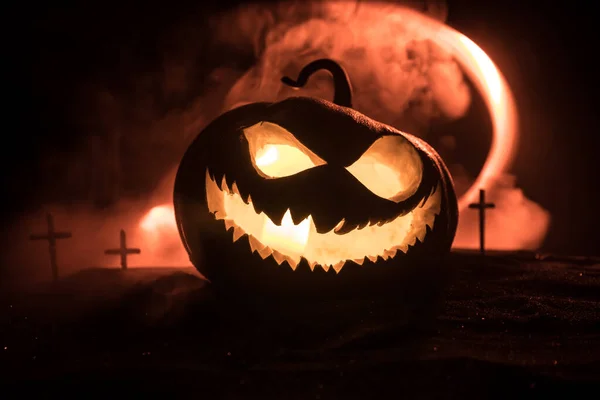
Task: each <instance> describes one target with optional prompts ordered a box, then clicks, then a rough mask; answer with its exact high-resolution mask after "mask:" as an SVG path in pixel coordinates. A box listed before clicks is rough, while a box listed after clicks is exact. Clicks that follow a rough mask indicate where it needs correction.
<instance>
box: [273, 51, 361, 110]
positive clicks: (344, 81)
mask: <svg viewBox="0 0 600 400" xmlns="http://www.w3.org/2000/svg"><path fill="white" fill-rule="evenodd" d="M322 69H324V70H326V71H329V73H331V75H332V76H333V86H334V95H333V103H334V104H337V105H339V106H343V107H352V87H351V86H350V79H349V78H348V74H347V73H346V71H345V70H344V68H342V66H341V65H340V64H338V63H337V62H335V61H333V60H332V59H329V58H321V59H319V60H315V61H313V62H311V63H309V64H307V65H306V66H304V68H302V70H301V71H300V73H299V74H298V79H297V80H293V79H291V78H289V77H287V76H284V77H283V78H281V82H283V83H284V84H286V85H288V86H291V87H294V88H301V87H304V85H306V82H307V81H308V79H309V78H310V77H311V76H312V74H314V73H315V72H317V71H320V70H322Z"/></svg>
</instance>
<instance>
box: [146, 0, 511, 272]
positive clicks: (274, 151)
mask: <svg viewBox="0 0 600 400" xmlns="http://www.w3.org/2000/svg"><path fill="white" fill-rule="evenodd" d="M331 3H337V2H331ZM339 5H340V7H344V5H343V2H342V3H340V4H339ZM351 6H353V5H351ZM351 6H350V5H349V6H348V7H351ZM364 7H370V8H372V9H375V8H377V7H382V8H383V7H387V9H386V10H387V11H386V12H387V14H386V15H388V17H389V18H388V19H395V20H400V21H401V22H402V24H404V25H405V26H407V27H408V28H407V30H409V31H415V32H418V35H419V37H421V38H429V39H431V40H432V41H433V42H434V43H436V44H437V45H438V46H440V47H441V48H442V49H443V50H445V51H446V52H448V54H450V55H451V56H452V57H454V59H455V60H456V61H457V62H458V63H459V64H460V65H461V67H462V70H463V71H464V73H465V74H466V75H467V76H468V77H469V78H470V79H471V81H472V82H473V83H474V85H475V86H476V88H477V89H478V91H479V92H480V93H481V94H482V97H483V98H484V101H485V103H486V105H487V108H488V110H489V112H490V115H491V120H492V124H493V140H492V145H491V149H490V151H489V154H488V157H487V159H486V161H485V163H484V166H483V168H482V170H481V171H480V173H479V175H478V176H477V178H476V179H475V181H474V182H473V184H472V185H471V187H470V188H469V189H468V190H467V191H466V192H465V194H464V195H462V196H461V198H460V199H459V209H460V211H461V212H463V211H465V213H464V214H466V213H468V212H469V211H467V206H468V204H469V203H471V202H473V201H476V200H477V195H478V191H479V189H486V190H493V187H494V184H495V183H496V181H497V179H498V177H499V176H501V175H502V174H503V173H504V172H505V171H506V170H507V169H508V168H509V167H510V164H511V162H512V159H513V157H514V155H515V151H516V145H517V140H518V130H517V122H518V116H517V112H516V106H515V102H514V98H513V95H512V93H511V91H510V88H509V86H508V84H507V83H506V81H505V79H504V77H503V76H502V74H501V73H500V71H499V70H498V68H497V67H496V65H495V64H494V62H493V61H492V60H491V59H490V57H489V56H488V55H487V54H486V53H485V51H484V50H483V49H481V48H480V47H479V46H478V45H477V44H476V43H474V42H473V41H472V40H470V39H469V38H467V37H466V36H465V35H463V34H461V33H460V32H458V31H456V30H455V29H453V28H451V27H449V26H447V25H445V24H444V23H442V22H440V21H438V20H435V19H433V18H431V17H428V16H426V15H424V14H421V13H419V12H416V11H414V10H411V9H408V8H401V7H390V6H389V5H386V6H383V5H381V6H380V5H377V4H365V5H364ZM324 24H326V23H325V22H323V23H321V22H319V24H316V23H315V25H314V26H313V25H311V26H312V28H318V29H326V25H324ZM388 28H389V27H388ZM369 29H370V30H369V32H371V31H372V30H374V29H377V27H371V28H369ZM381 29H387V28H386V26H385V23H383V22H382V23H381ZM365 34H367V32H366V33H365ZM390 34H391V33H390ZM394 35H395V33H394ZM337 37H340V39H339V40H344V39H342V37H341V36H337ZM336 40H338V39H336ZM281 43H283V41H282V42H281ZM397 46H399V47H404V46H406V41H405V39H403V38H400V37H398V40H397ZM273 55H274V56H275V57H276V56H279V55H280V54H279V53H277V52H275V53H274V54H273ZM327 55H328V54H324V56H327ZM274 62H275V61H274ZM366 62H370V61H368V60H367V61H366ZM373 62H376V61H373ZM397 72H398V74H397V75H398V76H401V75H402V72H401V71H397ZM269 73H272V71H269ZM390 73H394V71H391V72H390ZM399 79H400V78H399ZM411 79H412V78H411ZM400 80H401V79H400ZM412 80H413V81H414V79H412ZM410 82H411V81H405V80H401V82H400V83H399V84H398V85H399V86H398V85H392V84H391V82H385V83H383V82H382V83H381V84H380V85H379V86H380V88H378V89H376V90H379V91H381V92H382V93H384V92H385V93H387V92H388V91H391V93H390V96H392V97H390V99H392V98H397V97H398V93H397V92H400V91H401V90H402V87H403V85H408V84H409V83H410ZM240 83H241V81H240ZM273 85H274V86H273V87H271V86H269V84H268V83H267V82H262V81H261V82H260V85H259V87H258V88H255V87H251V88H248V90H245V92H248V91H250V90H251V92H252V93H255V94H256V93H260V95H261V96H263V98H262V99H261V100H265V101H268V99H269V97H270V96H277V93H278V90H280V86H281V84H280V83H279V81H278V79H276V82H275V83H274V84H273ZM396 86H398V87H396ZM239 89H244V86H243V85H241V84H240V85H236V86H235V87H234V90H239ZM396 89H397V90H396ZM263 92H264V93H263ZM303 93H304V92H303ZM385 93H384V94H385ZM298 94H299V93H294V95H298ZM306 95H311V94H310V90H307V91H306ZM240 97H242V99H241V100H244V99H243V96H240ZM386 99H387V97H386ZM390 99H388V101H386V102H385V103H386V104H387V105H388V106H390V104H392V103H393V102H392V101H391V100H390ZM253 100H254V99H253ZM256 100H259V99H256ZM368 100H369V99H364V101H368ZM360 101H361V98H360V97H359V98H357V103H358V102H360ZM248 102H249V101H241V104H245V103H248ZM250 102H251V101H250ZM241 104H240V103H238V105H241ZM461 104H462V103H461ZM456 107H457V109H456V110H459V109H462V108H463V107H462V106H460V107H459V106H458V105H457V106H456ZM401 110H402V108H401V107H398V110H396V111H397V112H401ZM456 110H455V111H452V112H450V114H452V113H454V114H457V115H458V114H460V112H458V111H456ZM391 111H393V110H391ZM282 137H283V136H282ZM288 139H289V138H284V140H281V141H280V142H278V143H276V144H267V143H260V144H257V146H258V148H255V149H254V151H251V153H252V154H253V155H254V156H255V157H256V158H255V160H254V167H255V168H256V169H257V172H258V173H259V174H261V175H262V176H264V177H265V178H274V177H279V176H285V174H287V175H291V174H293V173H297V172H300V171H299V170H292V169H288V170H285V168H284V169H279V171H280V172H279V173H280V174H284V175H278V176H275V175H273V174H275V172H273V168H274V166H275V165H277V164H280V163H281V160H287V159H289V157H288V155H289V154H288V153H294V154H296V155H298V156H300V155H304V156H308V159H306V158H305V159H304V162H303V163H301V162H300V161H299V160H298V159H296V161H295V162H293V163H290V164H289V168H292V167H291V166H295V167H296V168H297V169H298V168H300V170H301V169H307V168H311V167H313V166H316V165H321V164H322V163H324V162H323V161H322V160H320V159H318V157H316V156H314V155H311V154H310V153H309V152H307V151H308V149H305V148H302V147H299V146H298V144H297V143H295V142H293V141H292V142H290V141H289V140H288ZM296 149H301V150H302V151H301V152H300V153H297V152H296V151H295V150H296ZM305 150H306V151H305ZM284 154H285V156H284ZM367 161H368V160H367ZM285 162H287V161H285ZM279 166H281V165H279ZM367 169H370V170H371V171H377V173H379V174H380V175H381V174H384V175H385V174H388V172H389V171H388V170H386V166H385V165H377V166H376V165H374V164H373V163H372V162H369V163H368V164H365V165H362V166H361V168H357V169H356V171H353V172H354V174H355V176H357V177H359V176H361V174H362V175H365V176H366V170H367ZM284 170H285V172H282V171H284ZM292 171H293V172H292ZM388 175H389V174H388ZM389 178H390V179H389V182H393V185H390V186H397V187H401V186H402V185H408V186H411V184H410V183H403V182H397V179H395V178H392V177H391V176H390V177H389ZM215 186H217V188H218V185H215ZM381 189H382V191H381V192H380V193H379V192H377V193H379V194H380V195H382V196H383V197H389V196H391V195H392V192H393V191H392V189H390V187H387V188H381ZM371 190H373V191H375V190H377V189H376V188H374V187H373V188H371ZM386 190H387V191H386ZM407 190H408V189H407ZM230 197H232V196H227V197H226V198H230ZM232 198H233V197H232ZM232 204H233V203H232ZM236 204H237V203H236ZM238 205H239V206H240V207H242V206H247V204H246V203H244V202H243V201H241V203H240V204H238ZM228 207H233V205H230V206H228ZM159 208H160V210H161V211H160V212H159V211H155V212H154V213H152V212H150V213H149V215H148V216H147V217H146V219H145V220H143V221H146V222H143V221H142V222H141V223H140V226H141V227H142V228H144V226H145V227H146V228H144V229H145V230H146V231H147V232H151V231H152V232H158V231H159V230H156V229H154V228H150V227H152V226H154V227H155V226H157V225H160V224H157V222H156V221H166V220H167V219H169V220H170V221H171V222H169V224H172V225H173V226H174V225H175V222H174V216H173V211H172V206H171V205H163V206H160V207H159ZM250 208H252V207H251V206H250ZM165 209H168V210H169V212H168V213H167V212H164V210H165ZM252 209H253V208H252ZM223 212H225V213H226V214H227V213H230V212H232V211H231V209H229V211H225V210H224V211H223ZM494 212H495V213H498V212H499V210H498V209H497V210H495V211H494ZM150 214H152V216H151V217H150ZM240 215H241V216H240V217H239V218H253V217H251V214H250V213H249V214H248V216H247V217H245V216H246V214H245V213H241V214H240ZM242 216H244V217H242ZM221 217H222V218H221V219H223V218H225V217H224V216H223V215H221ZM236 218H237V217H236ZM490 218H493V214H492V213H490ZM150 220H152V221H154V222H152V223H151V222H149V221H150ZM466 220H467V219H466V218H463V219H462V221H466ZM246 222H247V221H246ZM269 222H270V223H271V224H272V223H273V222H272V221H270V220H269ZM225 223H226V224H227V219H225ZM244 223H245V222H243V221H242V222H240V226H242V225H244ZM303 223H306V224H308V226H309V227H310V229H309V230H308V239H306V244H304V245H303V244H302V242H303V241H304V240H305V239H304V238H303V237H304V236H294V237H296V239H295V240H297V242H298V243H296V244H293V245H290V246H288V247H287V248H286V251H289V252H290V253H294V252H295V253H298V252H300V251H301V250H300V249H301V248H302V246H312V244H311V243H312V242H311V241H312V240H313V238H312V232H313V229H314V228H313V224H312V222H311V220H310V218H309V219H308V220H306V221H303ZM250 225H252V224H250ZM258 225H259V226H260V228H257V230H256V231H253V232H254V233H255V234H256V237H260V238H262V239H264V240H265V241H269V240H270V239H267V237H269V235H270V233H268V232H270V231H269V229H272V228H273V227H271V228H267V225H268V223H267V222H265V221H264V220H262V221H261V223H259V224H258ZM461 225H464V222H463V223H461ZM273 226H277V225H275V224H273ZM238 228H239V227H238ZM279 228H281V229H284V228H283V227H279ZM370 228H371V227H370ZM465 228H468V230H469V231H470V230H476V227H475V226H473V227H471V226H470V225H469V226H466V227H465ZM302 229H306V228H305V225H303V228H302ZM398 229H399V231H400V232H406V229H407V228H406V227H402V226H401V227H399V228H398ZM249 230H252V229H249ZM460 230H461V229H460V226H459V231H460ZM170 232H174V233H170V234H173V235H176V234H177V233H176V231H170ZM474 232H475V231H474ZM244 233H247V232H244ZM244 233H241V231H240V230H239V229H238V230H237V235H240V236H241V235H242V234H244ZM288 233H289V232H288ZM365 233H366V232H365ZM279 234H280V236H286V237H287V236H288V235H287V234H285V235H283V234H281V231H279ZM275 236H277V235H275ZM291 236H293V235H291ZM322 236H327V235H322ZM331 236H332V237H334V236H337V237H339V235H333V234H331ZM234 237H235V236H234ZM300 237H302V238H303V239H299V238H300ZM492 237H493V236H490V243H489V245H490V246H492V247H493V246H494V243H493V241H492V240H491V238H492ZM238 238H239V236H238ZM323 240H325V239H323ZM326 240H329V239H326ZM348 243H349V242H348ZM360 243H361V242H360V241H358V242H357V244H356V246H358V248H360V246H361V244H360ZM464 243H466V242H463V243H462V244H464ZM469 243H470V241H469ZM473 243H476V240H473ZM158 245H160V244H158ZM261 245H262V244H261ZM280 245H281V243H279V244H277V245H276V244H273V247H274V248H275V247H278V246H280ZM346 246H347V247H348V246H350V247H351V246H352V245H348V244H346ZM515 246H516V247H517V248H518V247H519V243H515ZM181 248H182V250H181V251H182V252H183V251H184V250H183V246H181ZM267 248H268V246H267ZM294 249H295V250H294ZM253 250H254V249H253ZM363 250H365V249H364V248H363V249H361V251H363ZM257 251H259V253H260V252H261V251H263V252H264V249H261V250H257ZM269 251H270V250H269ZM282 251H283V250H282ZM262 254H263V253H261V255H262ZM275 254H278V253H277V252H274V253H273V256H274V257H275ZM277 257H279V256H277ZM344 257H345V256H344ZM338 258H339V257H338ZM347 258H348V259H350V258H351V257H350V256H349V257H347ZM290 259H292V258H290ZM294 259H295V258H294ZM315 259H317V258H315ZM335 259H336V257H331V258H328V261H327V262H330V263H331V265H334V264H335V262H336V261H335ZM278 261H279V260H278ZM288 261H289V260H288ZM325 268H328V267H325Z"/></svg>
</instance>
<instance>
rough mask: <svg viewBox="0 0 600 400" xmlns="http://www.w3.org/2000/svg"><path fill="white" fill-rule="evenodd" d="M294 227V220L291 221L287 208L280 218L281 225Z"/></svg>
mask: <svg viewBox="0 0 600 400" xmlns="http://www.w3.org/2000/svg"><path fill="white" fill-rule="evenodd" d="M283 224H286V225H290V224H291V225H294V220H293V219H292V211H291V210H290V209H289V208H288V209H287V211H286V212H285V213H284V214H283V217H281V225H283Z"/></svg>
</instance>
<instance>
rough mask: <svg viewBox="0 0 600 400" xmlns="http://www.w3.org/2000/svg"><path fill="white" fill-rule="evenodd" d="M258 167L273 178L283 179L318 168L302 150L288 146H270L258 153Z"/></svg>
mask: <svg viewBox="0 0 600 400" xmlns="http://www.w3.org/2000/svg"><path fill="white" fill-rule="evenodd" d="M254 163H255V164H256V167H257V168H258V169H259V170H260V171H261V172H262V173H263V174H265V175H267V176H269V177H271V178H281V177H284V176H290V175H294V174H297V173H298V172H302V171H304V170H307V169H310V168H313V167H316V165H315V163H313V162H312V160H311V159H310V157H309V156H307V155H306V154H304V153H303V152H302V150H300V149H297V148H295V147H292V146H289V145H287V144H268V145H266V146H264V147H263V148H261V149H259V150H258V151H257V152H256V156H255V161H254Z"/></svg>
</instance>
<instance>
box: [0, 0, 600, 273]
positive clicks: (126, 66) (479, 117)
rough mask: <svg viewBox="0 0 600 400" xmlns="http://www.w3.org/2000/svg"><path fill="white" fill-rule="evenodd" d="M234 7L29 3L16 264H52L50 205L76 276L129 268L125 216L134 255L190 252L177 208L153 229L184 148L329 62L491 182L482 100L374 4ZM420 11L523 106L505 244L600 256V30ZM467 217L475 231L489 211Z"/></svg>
mask: <svg viewBox="0 0 600 400" xmlns="http://www.w3.org/2000/svg"><path fill="white" fill-rule="evenodd" d="M234 3H239V2H233V1H220V2H219V3H218V4H205V5H204V6H187V5H185V6H184V5H177V4H173V6H172V7H171V8H169V9H165V8H164V6H163V7H158V6H150V5H148V6H145V7H143V8H141V9H137V8H135V7H133V6H126V7H124V6H123V5H119V6H118V7H114V6H112V5H110V4H108V3H99V2H92V3H89V4H88V5H86V6H83V5H81V6H78V7H72V8H61V9H57V8H53V9H50V8H38V9H36V10H28V12H27V14H25V13H24V12H23V11H18V12H17V13H16V14H15V21H21V22H22V25H21V28H20V30H18V31H17V30H15V32H26V33H27V34H22V35H21V34H16V35H15V37H14V39H13V43H12V44H14V48H15V53H14V54H15V57H14V58H15V59H18V60H20V61H23V63H22V64H21V63H19V68H18V69H19V71H18V72H20V73H24V74H23V76H24V78H23V80H22V84H21V85H18V86H19V87H18V89H19V90H17V91H16V92H15V95H14V97H11V98H13V99H14V100H15V101H14V103H16V104H23V107H16V111H15V112H12V113H9V115H8V116H7V117H8V119H9V120H11V121H12V120H14V121H15V123H14V124H11V125H7V126H13V127H15V128H12V129H7V128H5V129H7V130H8V132H7V136H12V139H13V142H12V144H11V145H8V144H5V145H4V146H3V148H2V149H3V151H4V155H3V162H4V163H5V166H4V168H3V170H4V171H6V172H7V173H6V174H5V176H4V178H3V179H4V182H3V187H4V188H5V193H7V194H8V195H7V196H6V197H7V199H6V200H7V203H8V206H7V207H6V208H5V210H4V211H5V217H4V221H5V224H4V230H3V235H4V243H8V244H9V245H7V247H6V250H5V251H4V252H3V258H4V260H5V261H3V267H4V268H5V269H4V270H5V271H16V270H17V269H18V270H19V271H22V272H23V271H29V272H28V273H30V274H35V272H34V271H39V270H40V265H41V266H42V270H41V271H42V272H41V273H43V274H45V273H47V271H45V270H43V268H44V266H45V264H46V263H47V253H46V245H45V244H44V243H42V242H38V243H32V242H29V241H28V240H27V236H28V235H29V233H31V232H33V231H35V232H38V231H41V230H43V229H44V220H43V213H44V212H45V211H46V210H48V209H49V210H52V211H54V212H55V214H56V224H57V227H58V228H59V229H61V228H62V229H68V230H71V231H72V232H73V234H74V238H73V239H70V240H68V241H61V243H59V262H61V264H62V265H64V266H65V269H70V268H77V267H81V266H82V265H83V264H85V265H90V264H93V265H106V264H109V265H116V264H117V262H118V260H116V259H114V258H113V257H105V256H104V255H103V254H102V252H103V250H104V249H105V248H107V247H109V246H110V247H114V246H116V245H117V244H118V230H119V229H120V228H121V227H124V228H126V229H128V231H129V236H130V244H131V245H136V246H140V245H142V244H143V245H145V246H144V248H143V251H142V255H141V256H133V257H132V258H131V263H132V264H133V265H135V264H138V265H139V264H142V265H143V264H148V263H155V264H156V263H165V264H168V265H175V264H177V265H181V264H185V263H187V260H186V259H185V255H184V254H182V252H181V247H180V245H179V239H178V237H176V235H174V231H173V230H172V229H173V227H172V225H170V224H169V220H168V219H164V221H165V222H164V224H163V225H162V226H157V225H156V224H155V225H153V228H152V230H151V231H148V230H147V229H146V230H144V229H141V228H140V221H141V220H142V219H143V217H144V215H145V214H146V213H147V212H148V210H149V209H150V208H151V207H153V206H155V205H160V204H168V202H169V201H170V194H171V193H170V191H171V188H170V185H171V184H172V177H173V174H174V171H175V167H176V165H177V162H178V160H179V158H180V157H181V155H182V153H183V151H184V150H185V148H186V147H187V145H188V144H189V143H190V141H191V140H192V139H193V138H194V137H195V135H196V134H197V133H198V132H199V130H200V129H201V128H202V127H203V126H205V125H206V124H207V123H208V122H209V121H210V120H211V119H213V118H214V117H216V116H217V115H218V114H219V113H220V112H222V110H223V109H227V108H228V107H231V106H235V105H237V104H240V103H244V102H251V101H257V100H277V99H281V98H284V97H286V96H289V95H290V94H292V93H290V91H289V89H287V88H281V86H280V85H279V84H278V81H279V78H280V77H281V75H282V73H283V74H292V75H293V74H294V71H298V70H299V68H301V66H302V65H304V64H306V63H307V62H309V61H311V60H312V59H314V58H317V57H321V56H325V55H327V56H329V57H334V58H337V59H339V60H341V61H342V62H343V63H344V65H345V66H346V67H347V69H348V72H349V74H350V76H351V79H352V83H353V86H354V88H355V104H356V107H357V108H358V109H359V110H360V111H362V112H364V113H365V114H367V115H369V116H371V117H373V118H375V119H378V120H381V121H384V122H387V123H389V124H392V125H394V126H396V127H398V128H400V129H403V130H406V131H409V132H413V133H416V134H418V135H419V136H422V137H424V138H425V139H426V140H427V141H429V142H430V143H431V144H432V145H434V146H435V147H436V148H437V149H438V150H439V151H440V153H441V154H442V156H444V158H445V159H446V161H447V162H448V164H449V165H450V168H451V170H452V173H453V175H454V177H455V179H456V184H457V188H458V190H459V191H464V190H465V189H466V187H467V185H468V184H469V182H470V181H471V180H472V179H473V178H474V177H475V176H476V175H477V173H478V171H479V168H480V167H481V165H482V164H483V162H484V161H485V157H486V154H487V150H488V148H489V144H490V141H491V125H490V121H489V116H488V115H487V112H486V110H485V107H484V105H483V102H482V100H481V97H480V96H479V95H478V94H477V93H476V92H474V91H473V90H472V88H470V83H469V82H468V81H465V79H464V78H463V76H462V73H461V70H460V68H459V67H458V66H457V65H456V64H455V63H454V62H453V60H452V59H451V58H450V57H449V56H448V55H447V54H444V53H443V52H441V51H439V49H437V48H436V46H435V45H433V44H431V43H430V42H428V41H426V40H423V38H422V37H420V35H419V31H418V29H416V28H415V27H412V26H411V25H410V23H409V22H406V21H396V20H394V19H393V13H390V12H386V10H385V9H382V8H380V7H372V6H369V5H365V3H366V2H353V3H351V4H345V5H343V6H329V5H323V4H317V5H310V4H309V5H307V3H306V2H296V3H295V4H292V5H291V6H290V5H286V6H270V7H265V6H261V7H255V6H243V7H241V8H231V7H232V6H233V5H234ZM389 3H392V2H389ZM396 3H398V2H396ZM406 3H407V2H403V4H406ZM170 4H171V3H170ZM410 5H411V6H412V7H413V8H416V9H419V10H422V11H425V12H427V13H429V14H430V15H432V16H434V17H436V18H438V19H440V20H445V21H447V23H448V24H449V25H451V26H452V27H454V28H456V29H458V30H459V31H461V32H463V33H465V34H466V35H468V36H469V37H470V38H471V39H472V40H474V41H475V42H476V43H478V44H479V45H480V46H481V47H482V48H483V49H484V50H485V51H486V52H487V53H488V55H490V57H491V58H492V59H493V60H494V61H495V63H496V64H497V65H498V67H499V69H500V70H501V71H502V73H503V74H504V75H505V76H506V78H507V80H508V82H509V84H510V85H511V88H512V89H513V92H514V94H515V97H516V99H517V104H518V107H519V114H520V122H521V136H520V145H519V150H518V154H517V158H516V160H515V163H514V167H513V168H512V170H511V174H510V175H507V176H503V177H500V180H499V184H498V185H497V188H496V189H495V191H491V193H490V196H491V198H492V200H494V201H496V203H498V209H496V210H494V211H492V212H490V214H489V215H490V217H489V218H490V219H489V229H490V235H488V238H489V243H490V245H491V246H492V247H498V248H502V247H507V246H508V247H515V246H520V247H524V248H538V247H541V249H542V250H544V251H551V252H558V253H577V254H596V255H597V254H599V253H598V252H599V250H598V246H597V244H596V243H597V237H598V235H597V233H596V226H597V224H598V212H597V211H596V209H595V207H596V206H597V204H598V200H599V198H598V195H597V185H598V178H597V169H598V168H597V167H593V165H594V164H593V163H592V161H593V158H594V156H595V145H594V143H595V135H596V134H597V133H596V131H595V130H597V125H596V124H595V123H596V122H597V116H596V112H595V107H594V105H593V104H594V103H593V100H594V96H593V92H592V90H591V88H592V87H594V85H593V83H594V80H593V79H595V80H596V81H595V82H597V75H593V74H590V73H591V72H592V69H591V65H592V63H591V62H590V61H587V57H586V55H587V54H589V52H590V50H589V48H588V47H587V45H586V43H587V42H586V40H587V41H589V40H590V39H591V33H592V32H591V30H592V29H591V25H586V24H585V23H584V22H581V21H583V20H582V18H584V15H585V13H583V12H581V11H579V10H575V9H567V8H565V7H566V6H563V5H561V6H560V7H559V6H551V5H548V6H547V7H546V8H544V9H540V8H536V9H534V8H531V9H526V8H524V7H523V6H521V7H520V8H518V9H512V8H509V7H508V6H502V5H500V4H495V5H494V4H488V5H484V4H481V3H480V2H469V1H448V2H447V3H439V2H428V3H426V2H412V3H410ZM46 7H48V6H46ZM550 7H554V8H550ZM217 11H219V12H217ZM579 13H581V15H578V14H579ZM577 21H580V22H579V23H577ZM575 25H577V26H578V29H577V30H576V31H575V30H573V29H572V28H571V26H575ZM586 29H589V30H590V32H586V31H585V30H586ZM12 48H13V46H11V49H12ZM16 76H20V75H16ZM13 83H14V82H13ZM18 83H21V82H18ZM329 85H330V83H329V81H328V79H327V76H326V75H323V76H321V75H318V76H315V79H313V80H311V83H310V87H309V88H308V89H307V90H306V91H305V92H303V93H306V94H308V95H315V96H323V97H325V98H330V97H331V88H330V86H329ZM295 93H297V92H295ZM595 119H596V120H595ZM13 129H14V130H13ZM115 149H118V151H115ZM49 205H51V206H49ZM461 217H462V219H463V222H461V224H463V226H469V224H470V223H471V221H474V218H476V213H475V212H473V213H470V214H467V213H464V214H463V215H461ZM475 235H476V231H475V230H473V229H467V230H465V229H463V230H462V231H461V232H459V235H458V237H457V242H458V243H465V244H469V243H471V244H472V243H474V241H475ZM136 241H137V242H136ZM61 254H63V256H62V258H61ZM17 265H19V266H18V267H17ZM21 265H22V266H21Z"/></svg>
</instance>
